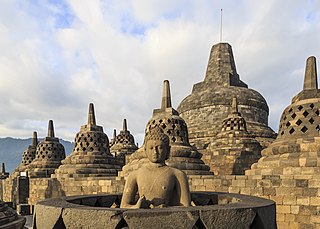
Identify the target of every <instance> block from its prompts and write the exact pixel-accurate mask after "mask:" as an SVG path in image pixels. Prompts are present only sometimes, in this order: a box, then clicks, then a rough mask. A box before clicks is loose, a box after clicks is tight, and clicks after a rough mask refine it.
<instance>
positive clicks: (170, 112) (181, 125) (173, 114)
mask: <svg viewBox="0 0 320 229" xmlns="http://www.w3.org/2000/svg"><path fill="white" fill-rule="evenodd" d="M156 126H158V127H160V128H161V129H162V130H163V131H164V133H165V134H167V135H168V136H169V139H170V147H171V149H170V158H169V159H168V160H167V161H166V164H168V165H169V166H172V167H175V168H178V169H180V170H183V171H184V172H185V173H186V174H188V175H195V174H199V175H209V174H213V173H212V172H211V171H210V168H209V166H207V165H205V164H204V162H203V161H202V160H201V157H202V154H201V153H200V152H198V151H197V149H196V148H194V147H192V146H191V145H190V144H189V139H188V128H187V125H186V123H185V121H184V120H183V119H182V118H181V117H180V116H179V113H178V112H177V111H176V110H175V109H174V108H172V105H171V95H170V86H169V81H168V80H165V81H164V83H163V94H162V102H161V108H160V109H155V110H153V116H152V118H151V119H150V120H149V122H148V124H147V127H146V130H145V136H147V135H148V134H149V132H150V130H151V129H153V128H154V127H156ZM143 148H144V146H142V147H141V148H140V149H139V150H137V151H136V152H135V153H133V154H132V155H131V158H130V160H131V162H130V163H129V164H128V165H127V166H124V168H123V170H124V171H130V170H133V169H137V168H138V167H139V166H140V165H141V164H143V163H145V162H146V161H148V159H146V155H145V152H144V150H143Z"/></svg>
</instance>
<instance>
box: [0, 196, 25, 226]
mask: <svg viewBox="0 0 320 229" xmlns="http://www.w3.org/2000/svg"><path fill="white" fill-rule="evenodd" d="M25 223H26V219H25V218H24V217H22V216H20V215H18V214H17V212H16V211H15V210H13V209H12V208H9V207H8V205H6V204H5V203H4V202H3V201H1V200H0V228H1V229H2V228H3V229H22V228H24V224H25Z"/></svg>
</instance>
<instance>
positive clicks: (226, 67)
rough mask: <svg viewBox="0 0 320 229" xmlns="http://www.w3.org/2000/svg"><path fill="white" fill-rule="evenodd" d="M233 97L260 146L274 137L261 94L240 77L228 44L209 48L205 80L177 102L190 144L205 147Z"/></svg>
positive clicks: (213, 135) (215, 132)
mask: <svg viewBox="0 0 320 229" xmlns="http://www.w3.org/2000/svg"><path fill="white" fill-rule="evenodd" d="M233 97H237V99H238V109H239V112H240V113H241V114H242V116H243V118H244V119H245V120H246V122H247V128H248V132H250V133H251V134H252V135H253V136H254V137H255V138H256V139H257V140H258V141H259V142H260V144H261V145H262V146H263V147H266V146H267V145H269V144H270V143H271V142H272V141H273V140H274V138H275V137H276V135H275V133H274V131H273V130H272V129H271V128H270V127H269V126H268V115H269V108H268V105H267V102H266V100H265V99H264V98H263V97H262V95H261V94H260V93H258V92H257V91H255V90H252V89H250V88H248V85H247V84H246V83H244V82H243V81H241V80H240V77H239V75H238V73H237V70H236V65H235V61H234V58H233V53H232V48H231V46H230V45H229V44H228V43H219V44H216V45H214V46H213V47H212V49H211V54H210V58H209V62H208V67H207V72H206V76H205V79H204V81H202V82H200V83H197V84H195V85H194V86H193V89H192V93H191V94H190V95H188V96H187V97H186V98H185V99H184V100H183V101H182V102H181V104H180V105H179V107H178V109H177V110H178V112H179V113H180V116H181V117H182V118H183V119H184V120H185V121H186V123H187V125H188V129H189V140H190V143H192V144H194V145H195V146H196V147H197V148H198V149H199V150H201V149H205V148H206V147H207V146H208V145H209V143H210V142H211V141H212V140H213V139H214V137H215V136H216V135H217V134H218V133H219V131H220V130H221V123H222V121H223V119H225V118H226V117H227V116H228V115H229V114H230V112H231V101H232V98H233Z"/></svg>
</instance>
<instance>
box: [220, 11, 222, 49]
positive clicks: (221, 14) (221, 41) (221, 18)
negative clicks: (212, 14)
mask: <svg viewBox="0 0 320 229" xmlns="http://www.w3.org/2000/svg"><path fill="white" fill-rule="evenodd" d="M221 42H222V9H221V10H220V43H221Z"/></svg>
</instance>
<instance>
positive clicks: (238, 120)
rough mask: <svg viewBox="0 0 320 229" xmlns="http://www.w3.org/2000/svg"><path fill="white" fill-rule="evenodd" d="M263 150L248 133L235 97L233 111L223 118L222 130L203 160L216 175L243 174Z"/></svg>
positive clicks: (259, 156)
mask: <svg viewBox="0 0 320 229" xmlns="http://www.w3.org/2000/svg"><path fill="white" fill-rule="evenodd" d="M261 150H262V147H261V145H260V144H259V142H258V141H257V140H256V139H255V138H254V137H253V136H251V134H250V133H248V131H247V125H246V121H245V119H244V118H243V117H242V116H241V113H240V112H239V111H238V104H237V98H236V97H234V98H233V99H232V111H231V113H230V114H229V115H228V117H227V118H226V119H224V120H223V122H222V127H221V131H220V132H219V133H218V134H217V136H216V137H215V139H214V140H213V141H212V143H211V144H210V145H209V146H208V148H207V149H206V153H205V155H204V157H203V160H204V161H205V162H206V163H207V164H209V165H210V168H211V171H213V172H214V174H216V175H241V174H244V173H245V170H247V169H250V167H251V165H252V164H253V163H255V162H257V161H258V160H259V158H261Z"/></svg>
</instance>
